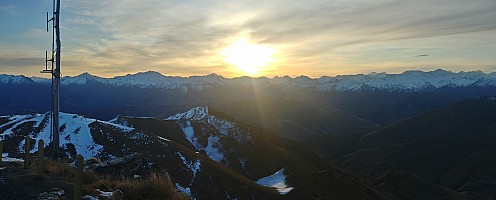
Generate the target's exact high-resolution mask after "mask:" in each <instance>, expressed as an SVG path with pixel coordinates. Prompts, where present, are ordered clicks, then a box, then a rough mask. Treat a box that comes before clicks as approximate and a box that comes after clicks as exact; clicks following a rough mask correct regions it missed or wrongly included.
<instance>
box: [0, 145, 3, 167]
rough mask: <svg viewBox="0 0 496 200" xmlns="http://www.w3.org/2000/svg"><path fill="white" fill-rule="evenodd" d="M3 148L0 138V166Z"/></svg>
mask: <svg viewBox="0 0 496 200" xmlns="http://www.w3.org/2000/svg"><path fill="white" fill-rule="evenodd" d="M2 148H3V142H2V140H0V166H2V152H3V151H2Z"/></svg>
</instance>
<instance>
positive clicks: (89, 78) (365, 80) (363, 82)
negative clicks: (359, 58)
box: [0, 69, 496, 92]
mask: <svg viewBox="0 0 496 200" xmlns="http://www.w3.org/2000/svg"><path fill="white" fill-rule="evenodd" d="M3 76H4V77H5V76H7V75H3ZM11 78H12V77H11ZM3 79H6V78H3ZM1 80H2V78H1V77H0V83H2V81H1ZM33 81H34V82H36V83H43V84H46V83H49V80H48V79H42V78H39V77H34V78H33ZM3 82H7V81H3ZM89 83H100V84H108V85H112V86H135V87H140V88H165V89H171V90H180V91H183V92H187V91H188V90H194V91H199V90H203V89H206V88H212V87H214V88H215V87H236V86H251V85H253V84H257V85H260V86H268V85H281V86H283V88H292V89H294V88H300V89H312V90H317V91H356V90H390V91H419V90H424V89H437V88H441V87H445V86H448V87H467V86H487V85H491V86H496V73H489V74H486V73H483V72H481V71H472V72H458V73H454V72H450V71H445V70H442V69H438V70H435V71H430V72H423V71H406V72H404V73H401V74H386V73H370V74H357V75H340V76H335V77H329V76H323V77H320V78H315V79H313V78H309V77H306V76H299V77H296V78H290V77H288V76H285V77H274V78H265V77H261V78H250V77H239V78H224V77H222V76H219V75H216V74H210V75H206V76H191V77H187V78H184V77H177V76H164V75H162V74H160V73H158V72H154V71H148V72H139V73H136V74H128V75H125V76H116V77H114V78H101V77H97V76H93V75H91V74H88V73H83V74H81V75H79V76H75V77H70V76H68V77H64V78H62V84H63V85H70V84H89Z"/></svg>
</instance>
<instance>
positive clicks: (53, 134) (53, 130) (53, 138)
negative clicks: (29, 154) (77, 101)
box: [41, 0, 61, 158]
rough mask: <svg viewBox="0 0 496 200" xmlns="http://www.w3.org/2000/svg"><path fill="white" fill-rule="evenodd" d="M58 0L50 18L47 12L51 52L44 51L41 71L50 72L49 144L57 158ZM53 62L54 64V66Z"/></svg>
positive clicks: (55, 0)
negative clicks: (50, 35)
mask: <svg viewBox="0 0 496 200" xmlns="http://www.w3.org/2000/svg"><path fill="white" fill-rule="evenodd" d="M59 14H60V0H54V1H53V13H52V18H50V19H48V12H47V22H46V23H47V32H48V23H49V22H52V53H51V58H50V59H48V51H46V52H45V60H46V61H45V69H44V70H42V71H41V73H50V74H52V110H51V114H50V116H51V122H52V123H51V127H50V144H51V145H52V147H53V150H54V156H55V158H58V152H59V145H60V142H59V127H60V126H59V108H60V106H59V94H60V48H61V42H60V29H59V25H60V18H59ZM48 62H51V68H50V69H49V68H48ZM54 64H55V66H54Z"/></svg>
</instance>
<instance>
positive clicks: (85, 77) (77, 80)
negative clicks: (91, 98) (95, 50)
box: [62, 72, 105, 85]
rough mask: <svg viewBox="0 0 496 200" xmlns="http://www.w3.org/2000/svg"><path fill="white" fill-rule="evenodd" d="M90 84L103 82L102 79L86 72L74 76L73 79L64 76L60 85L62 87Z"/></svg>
mask: <svg viewBox="0 0 496 200" xmlns="http://www.w3.org/2000/svg"><path fill="white" fill-rule="evenodd" d="M91 82H100V83H103V82H105V81H104V79H103V78H100V77H97V76H93V75H91V74H89V73H88V72H85V73H82V74H80V75H79V76H74V77H71V76H66V77H64V78H62V84H64V85H69V84H79V85H83V84H87V83H91Z"/></svg>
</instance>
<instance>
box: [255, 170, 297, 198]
mask: <svg viewBox="0 0 496 200" xmlns="http://www.w3.org/2000/svg"><path fill="white" fill-rule="evenodd" d="M284 169H285V168H282V169H280V170H279V171H277V172H276V173H274V174H272V175H270V176H267V177H264V178H261V179H259V180H258V181H257V183H258V184H259V185H263V186H266V187H272V188H276V190H277V191H278V192H279V194H287V193H289V192H291V190H293V188H292V187H289V186H288V185H286V176H285V175H284Z"/></svg>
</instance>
